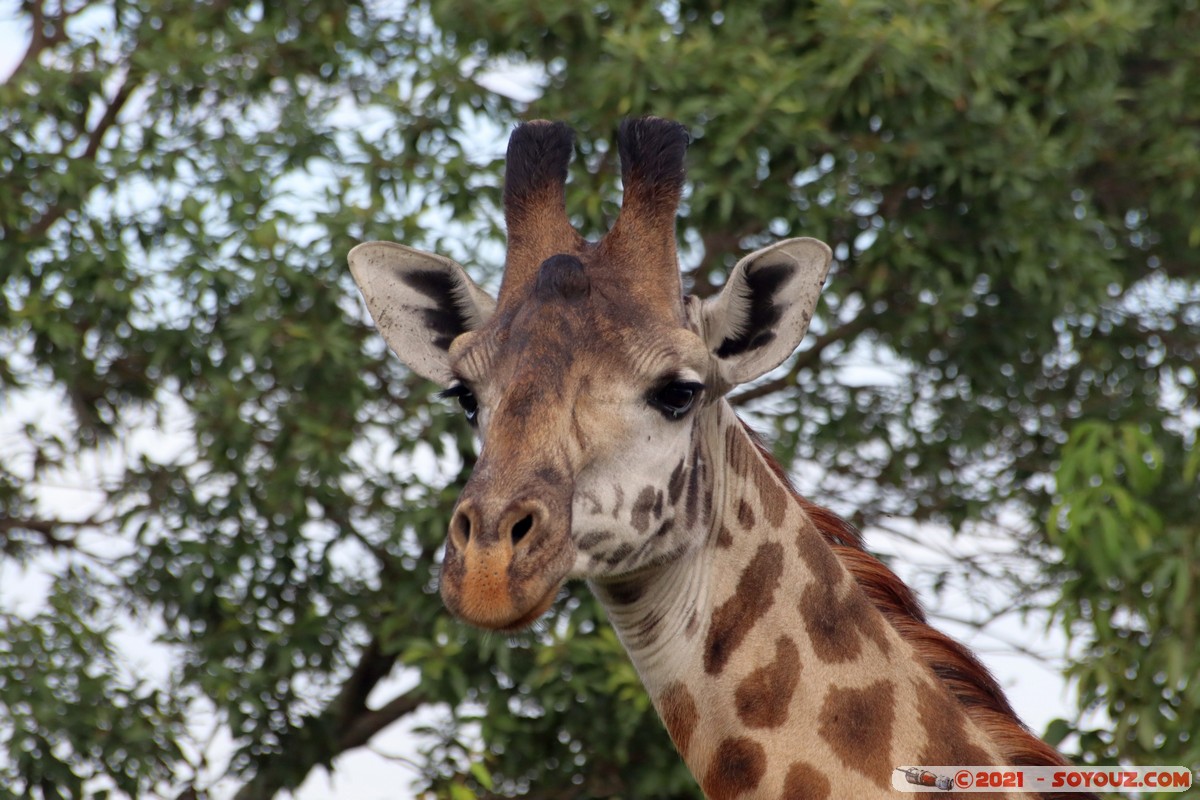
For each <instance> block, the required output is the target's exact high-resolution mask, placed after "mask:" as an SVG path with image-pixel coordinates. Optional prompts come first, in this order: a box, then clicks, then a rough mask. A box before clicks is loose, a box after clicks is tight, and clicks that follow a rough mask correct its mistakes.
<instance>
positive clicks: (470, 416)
mask: <svg viewBox="0 0 1200 800" xmlns="http://www.w3.org/2000/svg"><path fill="white" fill-rule="evenodd" d="M438 396H439V397H446V398H450V397H453V398H454V399H456V400H458V404H459V405H460V406H462V410H463V413H464V414H466V415H467V422H469V423H471V424H472V425H474V424H475V419H476V417H478V416H479V401H478V400H476V399H475V393H474V392H472V391H471V390H470V389H468V388H467V385H466V384H464V383H457V384H455V385H454V386H451V387H450V388H449V389H447V390H445V391H444V392H440V393H439V394H438Z"/></svg>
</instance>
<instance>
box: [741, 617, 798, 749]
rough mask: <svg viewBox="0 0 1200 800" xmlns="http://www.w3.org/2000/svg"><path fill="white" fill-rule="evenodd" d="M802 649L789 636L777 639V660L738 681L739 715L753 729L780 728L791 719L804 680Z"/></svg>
mask: <svg viewBox="0 0 1200 800" xmlns="http://www.w3.org/2000/svg"><path fill="white" fill-rule="evenodd" d="M800 666H801V665H800V650H799V648H797V647H796V643H795V642H794V641H792V639H791V638H790V637H788V636H780V637H779V638H778V639H776V640H775V660H774V661H772V662H771V663H770V664H766V665H764V666H761V667H759V668H758V669H756V670H754V671H753V672H751V673H750V674H749V675H747V676H746V677H745V678H744V679H743V680H742V682H741V683H739V684H738V687H737V693H736V695H735V697H734V701H735V703H736V705H737V715H738V718H739V719H741V721H742V722H744V723H746V726H747V727H749V728H778V727H779V726H780V725H782V724H783V723H785V722H787V718H788V707H789V706H790V705H791V703H792V695H793V694H794V693H795V691H796V685H797V684H798V683H799V682H800Z"/></svg>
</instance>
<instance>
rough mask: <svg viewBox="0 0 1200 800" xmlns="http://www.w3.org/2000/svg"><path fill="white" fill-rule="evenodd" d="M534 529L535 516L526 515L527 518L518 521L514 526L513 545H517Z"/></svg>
mask: <svg viewBox="0 0 1200 800" xmlns="http://www.w3.org/2000/svg"><path fill="white" fill-rule="evenodd" d="M532 528H533V515H532V514H526V515H525V516H523V517H521V518H520V519H519V520H517V522H516V524H515V525H513V526H512V543H513V544H514V545H515V544H517V543H518V542H520V541H521V540H522V539H524V538H525V536H526V535H527V534H528V533H529V531H530V529H532Z"/></svg>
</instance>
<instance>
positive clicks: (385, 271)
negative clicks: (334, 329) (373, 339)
mask: <svg viewBox="0 0 1200 800" xmlns="http://www.w3.org/2000/svg"><path fill="white" fill-rule="evenodd" d="M347 260H348V261H349V262H350V272H351V274H352V275H354V281H355V282H356V283H357V284H358V288H359V290H360V291H361V292H362V294H363V299H364V300H366V302H367V310H368V311H370V312H371V317H372V318H373V319H374V320H375V326H376V327H377V328H379V333H380V334H382V335H383V340H384V341H385V342H387V345H388V347H390V348H391V349H392V352H394V353H395V354H396V355H397V356H399V357H400V360H401V361H403V362H404V363H405V364H407V365H408V367H409V368H410V369H411V370H412V371H413V372H415V373H417V374H418V375H421V376H422V377H425V378H428V379H429V380H431V381H433V382H434V383H437V384H440V385H442V386H449V385H450V384H451V383H453V380H454V378H453V375H451V373H450V364H449V362H450V358H449V353H448V351H449V350H450V343H451V342H453V341H454V339H455V338H456V337H457V336H458V335H459V334H461V333H465V332H466V331H470V330H474V329H476V328H478V327H480V326H481V325H483V324H484V323H485V322H487V320H488V318H489V317H491V315H492V312H493V311H494V310H495V309H496V301H495V300H493V299H492V297H491V295H489V294H488V293H487V292H485V291H484V290H483V289H480V288H479V287H478V286H477V285H476V284H475V283H474V281H472V280H471V279H470V278H469V277H467V273H466V271H464V270H463V268H462V267H461V266H459V265H458V264H457V263H455V262H454V261H451V260H450V259H448V258H445V257H443V256H438V255H434V254H433V253H425V252H422V251H420V250H414V249H413V248H411V247H405V246H404V245H402V244H393V243H392V242H367V243H365V244H360V245H358V246H357V247H355V248H354V249H353V250H351V251H350V255H349V256H348V257H347Z"/></svg>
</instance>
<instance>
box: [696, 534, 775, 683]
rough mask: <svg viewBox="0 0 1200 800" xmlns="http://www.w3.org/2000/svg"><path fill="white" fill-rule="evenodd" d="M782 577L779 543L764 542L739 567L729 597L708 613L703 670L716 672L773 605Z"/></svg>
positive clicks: (711, 673) (714, 673)
mask: <svg viewBox="0 0 1200 800" xmlns="http://www.w3.org/2000/svg"><path fill="white" fill-rule="evenodd" d="M782 576H783V545H781V544H779V543H778V542H766V543H764V544H762V545H760V546H759V548H758V550H757V551H756V552H755V553H754V558H752V559H750V563H749V564H747V565H746V568H745V569H744V570H742V574H741V577H739V578H738V583H737V588H735V589H734V592H733V596H732V597H730V598H729V599H728V600H726V601H725V602H724V603H722V604H721V605H720V606H719V607H718V608H717V610H716V611H714V612H713V615H712V624H711V625H710V626H709V629H708V636H707V637H706V639H705V642H704V671H705V672H707V673H708V674H709V675H720V674H721V670H723V669H725V665H726V664H727V663H728V662H729V659H730V657H731V656H732V655H733V653H734V651H735V650H737V648H738V647H739V646H740V645H741V643H742V640H744V639H745V638H746V634H748V633H749V632H750V629H751V628H753V627H754V624H755V623H756V622H758V620H759V619H760V618H761V617H762V616H763V615H764V614H766V613H767V611H768V610H769V609H770V608H771V606H773V605H774V604H775V590H776V589H777V588H779V579H780V578H781V577H782Z"/></svg>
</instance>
